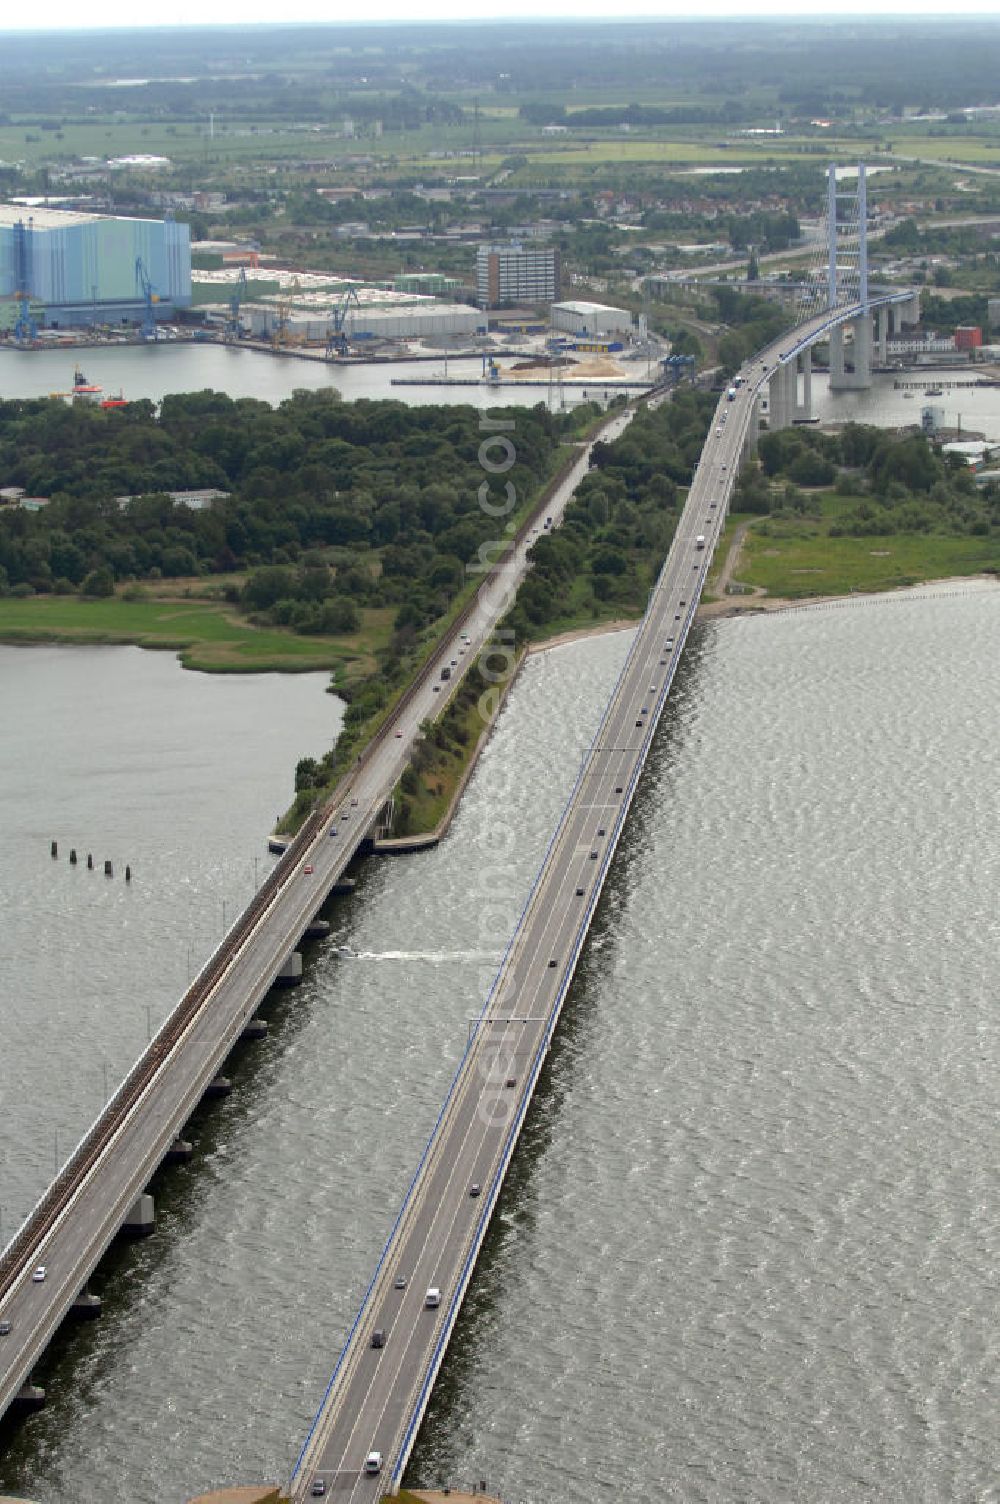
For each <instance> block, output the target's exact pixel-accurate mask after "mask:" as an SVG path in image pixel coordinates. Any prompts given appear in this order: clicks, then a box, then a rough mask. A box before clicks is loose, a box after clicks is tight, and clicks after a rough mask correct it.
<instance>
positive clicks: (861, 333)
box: [830, 313, 872, 392]
mask: <svg viewBox="0 0 1000 1504" xmlns="http://www.w3.org/2000/svg"><path fill="white" fill-rule="evenodd" d="M851 328H852V330H853V331H854V346H853V350H852V355H853V362H854V368H853V370H850V371H849V370H848V369H847V362H846V358H845V354H844V325H843V324H838V325H837V327H836V328H835V329H831V331H830V390H831V392H859V391H867V390H868V388H869V387H870V386H871V384H872V321H871V315H870V314H867V313H866V314H862V315H861V317H860V318H857V319H853V320H852V321H851Z"/></svg>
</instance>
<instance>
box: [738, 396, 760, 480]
mask: <svg viewBox="0 0 1000 1504" xmlns="http://www.w3.org/2000/svg"><path fill="white" fill-rule="evenodd" d="M759 437H760V398H759V397H757V398H755V400H754V404H753V407H752V408H751V409H750V421H749V423H748V424H747V436H746V439H745V441H744V444H743V453H742V455H741V456H740V464H746V462H747V460H752V459H753V458H754V457H755V456H756V453H757V440H758V438H759Z"/></svg>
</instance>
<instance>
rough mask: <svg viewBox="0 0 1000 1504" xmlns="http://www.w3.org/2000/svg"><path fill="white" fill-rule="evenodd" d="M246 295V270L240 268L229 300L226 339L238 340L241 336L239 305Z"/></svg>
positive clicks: (242, 267) (243, 267)
mask: <svg viewBox="0 0 1000 1504" xmlns="http://www.w3.org/2000/svg"><path fill="white" fill-rule="evenodd" d="M246 295H247V269H246V267H245V266H241V267H240V274H239V276H238V277H237V278H236V285H235V287H234V288H233V292H232V296H231V297H230V299H229V317H228V319H227V320H226V338H227V339H239V338H240V335H241V334H242V332H243V331H242V329H241V328H240V304H241V303H242V301H243V299H244V298H245V297H246Z"/></svg>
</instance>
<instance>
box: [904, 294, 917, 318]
mask: <svg viewBox="0 0 1000 1504" xmlns="http://www.w3.org/2000/svg"><path fill="white" fill-rule="evenodd" d="M903 323H904V324H919V323H920V294H919V293H918V292H915V293H914V294H913V295H912V297H910V298H909V299H908V300H907V301H906V302H905V303H904V304H903Z"/></svg>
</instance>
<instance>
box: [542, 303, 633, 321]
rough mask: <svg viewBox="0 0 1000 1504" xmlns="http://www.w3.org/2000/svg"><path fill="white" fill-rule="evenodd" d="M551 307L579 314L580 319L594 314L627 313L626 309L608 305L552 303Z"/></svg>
mask: <svg viewBox="0 0 1000 1504" xmlns="http://www.w3.org/2000/svg"><path fill="white" fill-rule="evenodd" d="M552 307H553V309H556V308H559V309H562V310H564V311H565V312H566V313H576V314H579V315H580V317H581V318H586V317H587V315H588V314H590V315H593V314H595V313H628V309H627V308H613V307H612V305H611V304H610V303H574V302H568V303H553V304H552Z"/></svg>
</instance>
